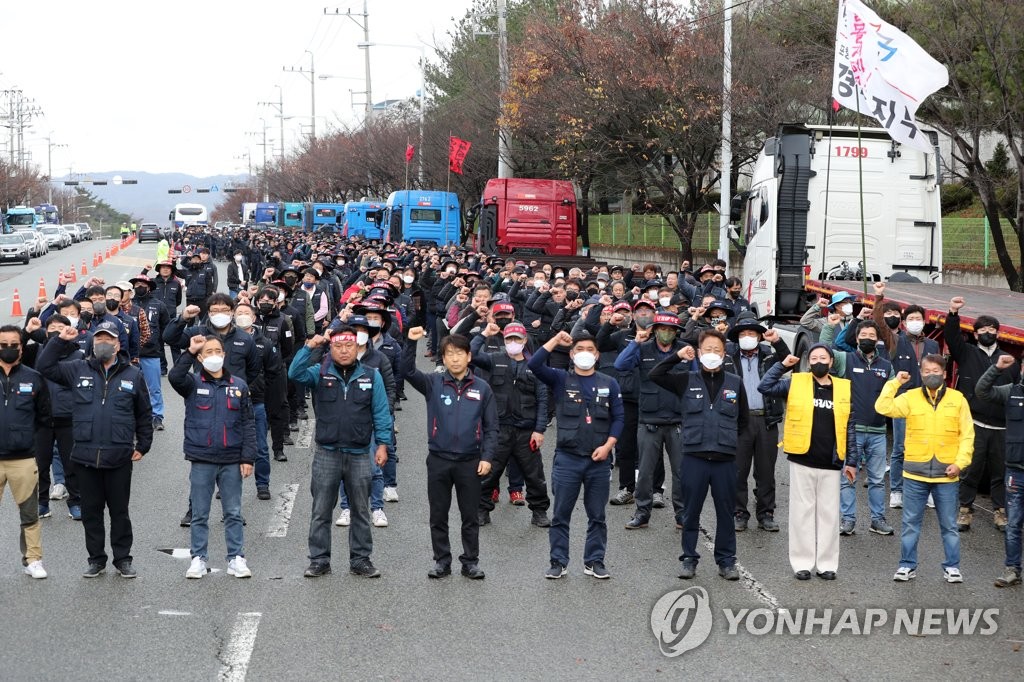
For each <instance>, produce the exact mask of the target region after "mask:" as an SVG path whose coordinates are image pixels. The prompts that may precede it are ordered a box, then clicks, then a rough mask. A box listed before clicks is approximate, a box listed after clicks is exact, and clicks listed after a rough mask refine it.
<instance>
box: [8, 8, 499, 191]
mask: <svg viewBox="0 0 1024 682" xmlns="http://www.w3.org/2000/svg"><path fill="white" fill-rule="evenodd" d="M368 2H369V13H370V40H371V41H372V42H380V43H385V42H386V43H400V44H410V45H425V46H427V50H428V52H427V55H428V59H430V58H431V56H432V55H433V45H435V44H445V43H447V41H448V36H447V34H448V31H449V30H450V29H451V28H452V27H453V26H454V24H455V19H457V18H461V17H462V16H463V15H464V14H465V12H466V11H467V9H468V8H469V5H470V0H368ZM325 7H327V8H328V11H330V12H334V10H335V9H340V10H341V12H342V13H344V12H345V11H346V10H347V9H351V10H352V12H353V14H354V15H358V16H357V18H358V19H359V21H360V22H361V21H362V16H361V15H362V11H363V3H362V0H350V1H348V2H341V3H340V4H337V5H335V4H325V0H313V1H310V0H246V1H245V2H242V1H239V0H203V1H199V0H175V1H173V2H167V3H152V2H139V1H138V0H94V1H93V2H81V0H74V1H72V0H48V1H35V2H33V1H31V0H4V2H3V10H2V11H0V18H2V20H3V27H4V28H3V34H2V35H3V37H2V38H0V46H2V52H0V54H2V55H3V59H0V74H2V75H0V89H4V90H6V89H9V88H18V89H21V90H22V91H23V92H24V94H25V96H26V97H30V98H32V99H34V100H35V104H36V105H38V106H39V107H40V108H41V109H42V111H43V112H44V115H43V116H41V117H38V118H35V119H33V127H32V129H30V130H28V131H26V133H25V140H26V142H25V146H26V148H28V149H29V150H30V152H31V153H32V159H33V162H34V163H36V164H37V165H38V166H39V168H40V169H41V172H42V173H44V174H45V173H46V172H47V143H46V140H45V138H46V137H47V135H50V137H51V143H52V144H54V145H57V144H66V145H67V147H66V148H64V147H54V148H53V149H52V163H53V175H54V176H55V177H57V176H60V175H63V174H65V173H67V172H68V169H69V168H71V169H73V172H75V173H86V174H87V173H89V172H103V171H113V170H137V171H147V172H152V173H161V172H182V173H190V174H194V175H197V176H208V175H215V174H221V173H237V172H245V171H246V170H247V162H246V160H245V159H244V158H243V159H236V158H235V157H242V156H243V155H245V154H247V153H248V154H251V158H252V159H253V163H254V165H257V166H258V165H259V164H260V163H262V160H263V148H262V147H261V146H259V144H258V143H259V142H261V141H262V130H263V122H261V121H260V117H264V118H265V119H266V123H267V125H268V126H269V128H268V130H267V136H268V140H269V139H273V140H274V142H273V145H274V150H273V153H276V150H277V149H278V147H277V145H278V141H277V140H278V138H279V137H280V136H279V130H280V128H279V121H278V119H277V118H276V115H277V110H276V108H275V107H270V106H261V105H260V104H258V103H259V102H267V101H272V102H275V103H276V102H277V101H278V89H277V88H276V87H274V86H275V85H280V86H281V88H282V91H283V99H284V116H285V117H286V120H285V135H284V137H285V149H286V151H287V150H288V149H290V148H292V147H293V146H294V145H295V143H296V141H297V140H298V139H299V136H300V135H305V134H308V128H309V123H310V104H311V102H310V99H311V92H310V83H309V80H308V79H307V78H306V77H305V76H304V75H302V74H298V73H286V72H283V71H282V67H296V68H299V67H301V68H305V69H309V66H310V55H309V54H307V53H306V52H305V50H310V51H312V52H313V54H314V59H315V62H314V64H315V68H316V73H317V75H318V76H319V75H331V76H344V77H348V78H351V80H343V79H337V78H335V79H327V80H320V79H319V78H318V79H317V80H316V113H317V133H318V134H320V133H322V132H323V131H324V130H325V129H326V127H327V126H329V125H332V124H333V125H335V126H337V125H338V121H339V119H340V120H341V121H343V122H345V123H347V124H354V123H357V122H358V121H359V120H360V118H361V115H362V110H363V105H362V102H363V101H364V100H363V99H362V98H363V95H361V94H357V95H355V97H356V105H355V106H353V104H352V95H350V93H349V91H350V90H355V91H362V90H365V87H364V80H363V73H364V66H363V50H361V49H359V48H358V47H357V43H359V42H362V40H363V33H362V29H361V28H359V26H357V25H356V23H355V22H353V21H352V20H351V19H349V18H348V17H345V16H325V15H324V8H325ZM481 39H482V40H486V38H481ZM418 60H419V52H418V51H416V50H412V49H399V48H392V47H383V46H381V47H375V48H372V49H371V56H370V63H371V68H372V77H371V82H372V90H373V99H374V100H375V101H378V102H379V101H381V100H383V99H385V98H391V99H401V98H406V97H412V96H415V94H416V92H417V91H418V90H419V84H420V74H419V67H418ZM6 108H7V104H6V101H4V102H3V103H2V104H0V109H2V110H4V112H5V111H6ZM292 116H293V117H294V118H292V119H290V120H289V119H287V117H292ZM250 132H252V133H256V134H255V135H247V133H250ZM7 134H8V130H7V129H6V128H0V138H3V139H2V140H0V149H2V150H3V153H4V155H5V156H6V154H7V144H8V137H7ZM267 153H268V155H270V154H271V153H272V150H271V149H270V147H269V146H268V149H267Z"/></svg>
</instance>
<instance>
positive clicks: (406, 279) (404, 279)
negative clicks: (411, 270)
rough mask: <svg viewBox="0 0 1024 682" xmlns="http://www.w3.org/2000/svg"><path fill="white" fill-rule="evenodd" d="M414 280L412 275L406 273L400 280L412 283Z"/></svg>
mask: <svg viewBox="0 0 1024 682" xmlns="http://www.w3.org/2000/svg"><path fill="white" fill-rule="evenodd" d="M415 280H416V278H415V277H413V276H412V275H406V276H405V277H403V278H402V281H403V282H405V283H406V284H412V283H413V282H414V281H415Z"/></svg>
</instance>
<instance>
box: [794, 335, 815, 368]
mask: <svg viewBox="0 0 1024 682" xmlns="http://www.w3.org/2000/svg"><path fill="white" fill-rule="evenodd" d="M813 345H814V344H813V343H811V341H810V339H809V338H807V335H806V334H801V335H800V336H798V337H797V341H796V353H794V355H796V356H797V357H798V358H800V371H801V372H806V371H807V366H808V362H807V353H809V352H810V350H811V346H813Z"/></svg>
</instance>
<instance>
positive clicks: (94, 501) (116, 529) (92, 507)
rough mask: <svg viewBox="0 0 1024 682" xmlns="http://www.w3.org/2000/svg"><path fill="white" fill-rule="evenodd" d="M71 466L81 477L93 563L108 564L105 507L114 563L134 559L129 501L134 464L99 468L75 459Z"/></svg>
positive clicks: (87, 541) (84, 518)
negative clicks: (79, 462)
mask: <svg viewBox="0 0 1024 682" xmlns="http://www.w3.org/2000/svg"><path fill="white" fill-rule="evenodd" d="M71 465H72V467H73V468H74V470H75V474H76V475H77V476H78V487H79V491H80V493H81V496H82V528H84V529H85V549H86V551H87V552H88V553H89V563H90V564H99V565H100V566H106V565H107V553H106V552H105V551H104V544H105V541H106V528H105V526H104V523H103V522H104V519H103V512H104V509H106V511H108V512H109V513H110V549H111V552H112V553H113V555H114V566H120V565H121V564H122V563H123V562H125V561H131V560H132V555H131V551H132V541H133V537H132V520H131V519H130V518H129V517H128V502H129V499H130V498H131V492H132V463H131V462H128V463H127V464H124V465H122V466H119V467H117V468H116V469H95V468H93V467H87V466H83V465H81V464H77V463H74V462H72V464H71Z"/></svg>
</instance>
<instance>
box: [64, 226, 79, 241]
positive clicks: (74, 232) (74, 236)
mask: <svg viewBox="0 0 1024 682" xmlns="http://www.w3.org/2000/svg"><path fill="white" fill-rule="evenodd" d="M61 227H63V228H64V230H65V231H67V233H68V234H69V235H71V241H73V242H75V243H76V244H77V243H78V242H80V241H82V235H81V234H80V233H79V232H78V226H77V225H75V224H73V223H66V224H64V225H61Z"/></svg>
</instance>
